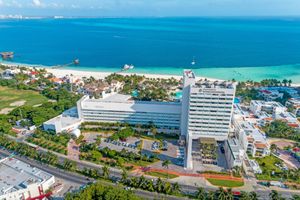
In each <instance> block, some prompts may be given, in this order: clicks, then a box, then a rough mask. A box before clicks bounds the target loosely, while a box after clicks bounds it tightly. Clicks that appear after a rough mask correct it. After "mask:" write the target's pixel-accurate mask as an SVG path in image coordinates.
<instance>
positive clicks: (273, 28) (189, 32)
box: [0, 17, 300, 83]
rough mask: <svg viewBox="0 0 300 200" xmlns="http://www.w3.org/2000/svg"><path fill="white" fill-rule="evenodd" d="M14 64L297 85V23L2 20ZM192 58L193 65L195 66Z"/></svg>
mask: <svg viewBox="0 0 300 200" xmlns="http://www.w3.org/2000/svg"><path fill="white" fill-rule="evenodd" d="M0 28H1V31H0V51H13V52H15V57H14V60H12V62H15V63H24V64H28V65H43V66H46V67H47V66H48V67H49V66H54V65H65V64H68V63H70V62H72V61H73V60H74V59H76V58H78V59H80V65H79V66H66V67H65V69H75V70H76V69H77V70H83V71H95V72H97V71H101V72H117V71H120V69H121V67H122V66H123V65H124V64H133V65H134V66H135V68H134V69H133V70H130V71H128V72H131V73H149V74H168V75H181V74H182V70H183V69H193V70H194V71H195V73H196V74H197V75H198V76H204V77H209V78H219V79H226V80H229V79H236V80H255V81H258V80H262V79H267V78H276V79H280V80H282V79H291V80H293V82H294V83H300V37H299V35H300V19H299V18H293V17H288V18H258V17H254V18H244V17H242V18H220V17H218V18H92V19H80V18H76V19H35V20H0ZM192 61H195V65H192V64H191V62H192Z"/></svg>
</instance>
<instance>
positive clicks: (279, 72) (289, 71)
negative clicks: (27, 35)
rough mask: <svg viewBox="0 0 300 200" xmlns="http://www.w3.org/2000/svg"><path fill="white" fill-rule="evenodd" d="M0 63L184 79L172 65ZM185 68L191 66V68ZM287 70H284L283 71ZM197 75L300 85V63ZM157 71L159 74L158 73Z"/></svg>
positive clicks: (197, 70)
mask: <svg viewBox="0 0 300 200" xmlns="http://www.w3.org/2000/svg"><path fill="white" fill-rule="evenodd" d="M0 64H2V65H5V66H12V67H27V68H39V69H41V68H43V69H46V70H47V71H49V72H51V73H53V74H54V75H55V76H57V77H63V76H65V75H70V74H72V75H73V76H74V77H78V78H82V77H90V76H93V77H95V78H97V79H103V78H105V77H106V76H108V75H110V74H112V73H119V74H122V75H132V74H136V75H142V76H145V77H148V78H166V79H167V78H171V77H174V78H176V79H181V78H182V72H183V68H171V67H165V68H163V67H151V68H150V67H148V68H143V67H141V68H138V69H133V70H129V71H126V72H121V71H120V70H119V69H118V68H111V67H97V68H94V67H85V66H78V67H74V66H73V67H65V68H55V67H57V66H46V65H41V64H24V63H16V62H5V61H2V60H0ZM186 69H189V68H188V67H187V68H186ZM283 69H284V70H283ZM192 70H193V71H194V72H195V74H196V75H197V79H198V80H199V79H205V78H206V79H208V80H212V81H214V80H232V79H235V80H237V81H247V80H253V81H261V80H263V79H277V80H283V79H287V80H289V79H291V80H292V81H293V83H292V86H294V87H300V64H291V65H279V66H261V67H260V66H258V67H235V68H221V67H220V68H218V67H216V68H192ZM156 72H157V73H156Z"/></svg>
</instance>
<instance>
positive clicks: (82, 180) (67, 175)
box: [0, 149, 185, 200]
mask: <svg viewBox="0 0 300 200" xmlns="http://www.w3.org/2000/svg"><path fill="white" fill-rule="evenodd" d="M10 155H11V153H10V152H8V151H6V150H3V149H1V150H0V156H3V157H7V156H10ZM14 157H15V158H16V159H18V160H21V161H22V162H24V163H27V164H29V165H31V166H33V167H36V168H40V169H42V170H43V171H45V172H48V173H50V174H52V175H54V176H55V177H57V178H60V179H63V180H66V181H68V182H71V183H75V184H79V185H85V184H87V183H88V182H91V181H94V179H90V178H87V177H85V176H82V175H80V174H77V173H72V172H68V171H65V170H62V169H58V168H55V167H52V166H49V165H46V164H43V163H40V162H38V161H36V160H32V159H29V158H27V157H23V156H18V155H15V156H14ZM100 182H101V183H103V184H105V185H109V186H117V185H116V184H114V183H110V182H106V181H100ZM134 192H135V194H136V195H138V196H140V197H142V198H144V199H157V198H164V199H169V200H182V199H185V198H180V197H175V196H170V195H163V194H158V193H154V192H148V191H144V190H139V189H135V190H134Z"/></svg>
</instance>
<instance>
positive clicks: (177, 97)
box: [175, 91, 182, 99]
mask: <svg viewBox="0 0 300 200" xmlns="http://www.w3.org/2000/svg"><path fill="white" fill-rule="evenodd" d="M181 98H182V91H178V92H176V93H175V99H181Z"/></svg>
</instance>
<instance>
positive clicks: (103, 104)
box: [80, 94, 181, 114]
mask: <svg viewBox="0 0 300 200" xmlns="http://www.w3.org/2000/svg"><path fill="white" fill-rule="evenodd" d="M80 105H81V108H82V109H85V110H99V109H101V110H108V111H111V110H119V111H122V112H149V113H151V112H153V113H162V112H165V113H174V114H180V111H181V104H180V103H176V102H157V101H134V100H132V99H131V96H130V95H122V94H113V95H110V96H108V97H106V98H103V99H90V98H88V97H86V98H84V99H82V101H81V102H80Z"/></svg>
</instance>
